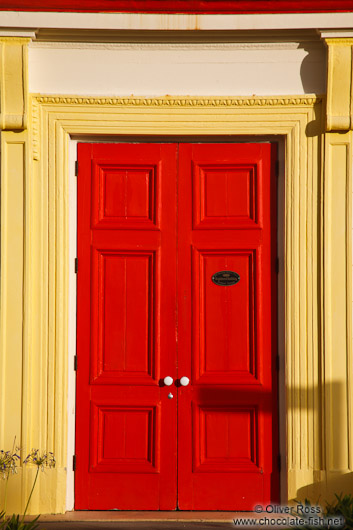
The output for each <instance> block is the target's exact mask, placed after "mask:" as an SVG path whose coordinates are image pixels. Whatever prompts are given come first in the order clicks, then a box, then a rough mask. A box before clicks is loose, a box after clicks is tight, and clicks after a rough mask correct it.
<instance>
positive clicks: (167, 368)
mask: <svg viewBox="0 0 353 530" xmlns="http://www.w3.org/2000/svg"><path fill="white" fill-rule="evenodd" d="M275 154H276V153H275V148H274V146H273V145H271V144H270V143H257V144H245V143H243V144H196V143H195V144H186V143H180V144H177V143H165V144H153V143H149V144H127V143H125V144H79V146H78V162H79V173H78V276H77V300H78V306H77V360H78V369H77V410H76V414H77V424H76V474H75V498H76V501H75V508H76V509H92V510H109V509H120V510H131V509H132V510H137V509H140V510H158V509H160V510H174V509H177V508H179V509H182V510H251V509H253V507H254V505H255V504H264V503H267V502H270V501H273V500H275V499H276V497H277V491H278V484H277V483H278V472H277V392H276V375H275V370H276V368H275V364H276V363H275V360H276V354H277V352H276V342H277V338H276V337H277V334H276V272H275V262H276V191H275V188H276V186H275V178H274V171H273V168H274V159H275ZM217 273H219V274H217ZM166 377H170V378H172V379H173V382H172V384H171V385H169V386H168V385H167V384H165V382H164V379H165V378H166ZM181 378H183V379H181ZM166 382H167V383H168V382H170V381H168V380H166ZM182 383H184V386H183V385H182Z"/></svg>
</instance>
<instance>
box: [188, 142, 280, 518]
mask: <svg viewBox="0 0 353 530" xmlns="http://www.w3.org/2000/svg"><path fill="white" fill-rule="evenodd" d="M272 150H273V147H272V146H271V144H238V145H234V144H217V145H206V144H181V145H180V147H179V210H180V211H182V212H183V215H182V216H179V225H178V234H179V252H178V256H179V261H178V266H179V269H178V285H179V322H180V329H182V330H183V333H179V337H180V338H179V348H178V363H179V374H180V376H184V375H185V376H187V377H189V378H190V379H191V383H190V385H189V386H187V387H180V389H179V410H178V417H179V440H178V452H179V459H178V474H179V507H180V508H181V509H184V510H204V509H210V510H234V509H237V510H251V509H253V507H254V505H255V504H257V503H260V504H262V503H266V502H270V500H274V496H273V494H274V492H273V489H274V488H273V486H274V484H273V480H274V479H273V477H274V476H275V475H276V474H277V473H276V470H275V469H274V468H273V452H276V449H277V436H276V419H275V418H274V420H272V417H273V410H275V404H276V385H275V382H274V380H273V373H274V359H275V355H276V342H277V341H276V334H275V332H274V330H275V327H273V320H274V319H275V315H276V294H275V287H274V286H275V257H276V237H275V235H276V233H275V226H276V201H275V196H276V195H275V181H274V178H273V176H274V175H273V165H272V164H273V162H272V160H273V154H274V153H273V151H272ZM218 271H233V272H236V273H237V274H238V275H239V276H240V280H239V282H238V283H236V284H234V285H229V286H227V285H226V286H224V285H222V286H220V285H216V284H215V283H214V282H213V281H212V276H213V275H214V274H215V273H216V272H218ZM190 280H191V281H190ZM271 481H272V484H271Z"/></svg>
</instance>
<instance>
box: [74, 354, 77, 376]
mask: <svg viewBox="0 0 353 530" xmlns="http://www.w3.org/2000/svg"><path fill="white" fill-rule="evenodd" d="M74 370H75V372H76V371H77V355H75V357H74Z"/></svg>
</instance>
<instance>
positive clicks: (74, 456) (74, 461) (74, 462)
mask: <svg viewBox="0 0 353 530" xmlns="http://www.w3.org/2000/svg"><path fill="white" fill-rule="evenodd" d="M72 471H76V455H73V457H72Z"/></svg>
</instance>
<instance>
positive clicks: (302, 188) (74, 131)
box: [7, 94, 351, 513]
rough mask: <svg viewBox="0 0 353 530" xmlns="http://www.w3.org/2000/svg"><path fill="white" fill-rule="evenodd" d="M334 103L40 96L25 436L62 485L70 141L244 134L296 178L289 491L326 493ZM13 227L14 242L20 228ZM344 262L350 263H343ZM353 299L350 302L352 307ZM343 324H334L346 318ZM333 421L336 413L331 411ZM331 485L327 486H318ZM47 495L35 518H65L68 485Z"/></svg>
mask: <svg viewBox="0 0 353 530" xmlns="http://www.w3.org/2000/svg"><path fill="white" fill-rule="evenodd" d="M323 101H324V100H323V98H322V97H316V96H311V95H309V96H289V97H286V96H282V97H250V98H246V97H228V98H227V97H225V98H221V97H220V98H211V97H209V98H193V97H165V98H134V97H126V98H107V97H102V98H98V97H88V96H87V97H79V96H72V95H67V96H65V95H61V96H59V95H58V96H56V95H47V94H45V95H44V94H42V95H41V94H37V95H32V96H31V105H32V107H31V133H32V138H33V155H34V157H35V158H36V159H39V158H40V161H39V162H33V163H32V168H31V175H33V176H34V177H35V178H33V179H31V187H30V188H29V189H28V192H27V193H26V196H25V199H26V211H27V212H28V215H29V224H28V227H27V229H26V242H25V248H26V249H27V253H28V257H27V259H28V263H30V264H31V271H30V273H29V271H28V270H27V269H26V271H25V278H26V282H27V283H26V290H25V303H26V308H27V310H26V311H27V312H26V314H27V315H28V322H27V327H26V330H25V337H24V340H25V341H26V344H28V346H27V347H28V351H30V352H31V355H30V356H28V364H29V366H28V372H26V374H27V375H26V376H25V378H24V381H25V387H24V402H26V403H28V404H29V405H28V408H29V410H28V413H27V415H26V417H25V418H24V423H23V428H24V429H25V432H28V433H30V434H29V437H28V443H29V444H30V447H32V446H35V445H36V444H37V443H38V439H41V440H48V443H49V445H50V447H53V448H54V451H55V454H56V456H57V462H58V471H60V472H62V477H64V475H65V474H66V471H65V468H66V467H67V422H68V412H67V384H68V383H67V381H68V375H67V374H68V304H69V280H68V267H69V263H68V260H69V258H68V237H69V236H68V225H69V212H68V203H69V191H68V182H69V164H68V159H69V140H70V137H74V138H81V139H82V138H87V139H89V137H94V138H95V139H97V137H99V136H100V137H101V138H102V139H104V138H106V137H109V139H110V141H111V139H112V137H114V138H116V139H117V141H118V138H119V137H124V136H125V137H126V136H129V137H130V138H131V137H132V136H134V135H136V136H137V137H140V138H141V137H145V138H146V137H147V136H148V135H160V136H162V135H163V136H165V137H167V136H168V135H170V136H173V137H176V136H180V137H184V138H185V137H188V136H192V137H195V136H202V137H205V138H207V136H209V137H212V138H214V137H215V136H218V135H227V136H228V137H229V138H231V137H233V138H234V141H236V138H237V136H241V137H242V138H244V136H247V137H249V138H255V137H256V136H262V137H264V136H272V137H273V136H274V135H276V136H277V137H278V138H280V137H282V138H284V140H285V142H284V145H285V174H284V175H281V176H280V180H281V182H282V183H284V187H285V193H283V196H284V197H285V212H284V234H285V236H284V242H283V244H284V248H285V265H284V283H285V310H284V311H283V315H284V317H283V318H284V321H285V323H284V327H285V352H286V362H285V363H283V366H284V365H285V366H286V376H285V378H286V380H285V389H286V390H285V391H286V399H284V395H283V400H282V401H281V407H282V406H283V408H285V415H286V424H287V440H286V444H287V446H286V452H287V463H288V475H287V476H283V480H284V482H286V483H285V484H283V488H284V489H287V488H288V492H289V497H290V498H297V496H298V495H299V494H301V492H302V490H301V488H303V487H307V491H306V496H307V497H311V498H312V500H313V501H314V500H316V499H317V491H319V492H322V495H324V489H325V486H324V480H325V473H326V469H327V468H326V467H325V465H326V463H325V456H324V449H323V447H324V444H325V439H324V431H323V424H324V403H323V388H324V374H323V373H322V371H321V368H320V367H321V366H322V358H323V351H324V349H325V344H324V342H323V341H322V340H321V336H322V327H323V320H322V319H323V316H322V315H323V312H322V310H321V307H322V299H323V291H322V289H323V287H322V285H323V281H322V278H324V275H323V263H322V252H323V249H322V239H321V230H322V226H323V218H322V211H321V207H322V181H321V165H322V160H321V156H322V155H321V147H320V146H321V139H322V134H323V113H322V103H323ZM349 200H350V199H349ZM343 207H344V206H342V208H343ZM7 229H8V230H9V235H8V240H11V230H12V228H11V227H10V226H9V227H8V228H7ZM347 252H349V249H348V250H347ZM342 259H343V258H342V256H341V257H340V260H341V261H342ZM341 265H342V267H343V266H344V264H343V261H342V263H341ZM337 266H338V264H337ZM335 281H338V279H336V280H335ZM327 288H328V287H327ZM340 292H341V291H340ZM349 296H350V295H349V294H348V293H347V300H348V298H349ZM333 318H334V320H333V321H332V323H331V324H330V325H331V326H332V327H334V326H336V320H340V319H341V314H339V313H337V314H335V315H334V316H333ZM347 342H348V339H347ZM34 389H37V390H34ZM304 393H305V398H304V397H303V396H304ZM43 396H45V400H44V401H43ZM313 404H315V409H313ZM330 413H331V412H330V409H327V414H330ZM34 425H35V426H36V428H35V429H34V428H33V426H34ZM349 443H350V444H351V441H349ZM347 447H348V446H347ZM349 450H350V449H349ZM67 472H68V473H69V472H70V471H67ZM320 480H322V481H323V482H322V483H318V481H320ZM46 488H49V489H50V492H52V493H51V494H49V491H48V495H46V496H44V497H42V498H40V497H38V498H36V499H33V500H32V504H31V510H32V513H40V512H42V513H45V512H50V511H65V495H66V491H65V480H62V481H61V482H60V481H59V479H55V480H54V479H53V481H52V482H51V483H50V484H49V482H48V484H46ZM50 498H55V499H56V501H55V506H52V505H49V504H50V503H49V500H48V499H50Z"/></svg>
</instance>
